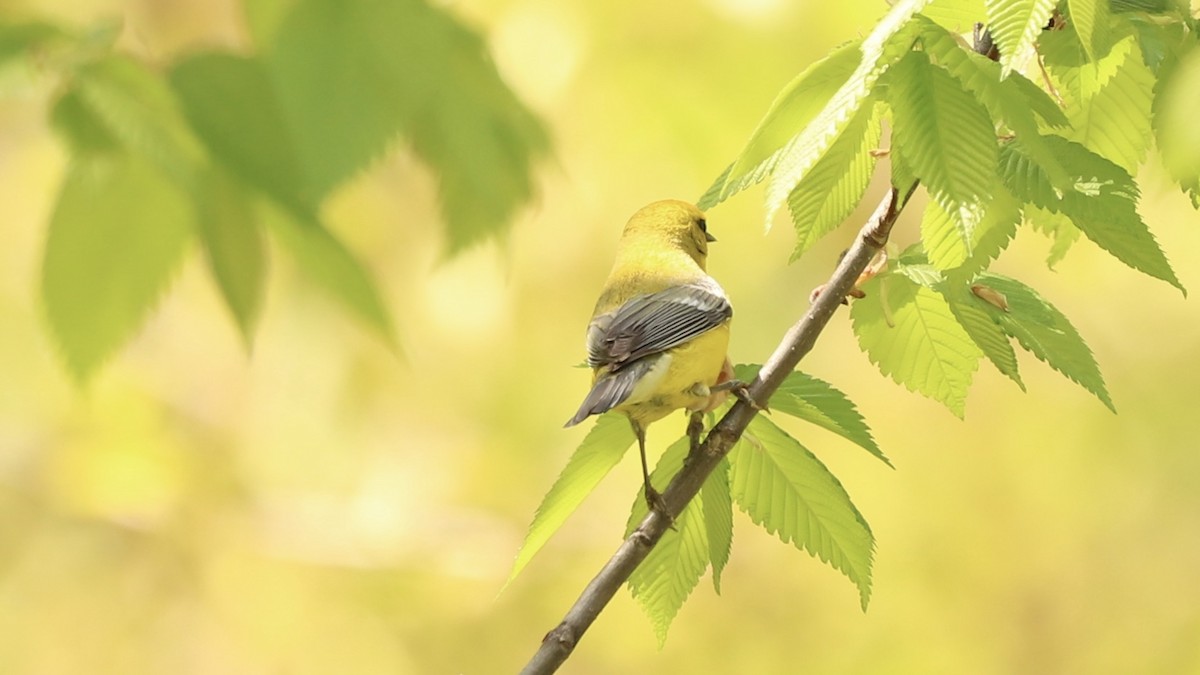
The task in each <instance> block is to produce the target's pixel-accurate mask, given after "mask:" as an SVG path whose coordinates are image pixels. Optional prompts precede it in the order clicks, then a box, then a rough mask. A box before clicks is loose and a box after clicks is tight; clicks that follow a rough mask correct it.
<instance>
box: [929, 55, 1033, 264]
mask: <svg viewBox="0 0 1200 675" xmlns="http://www.w3.org/2000/svg"><path fill="white" fill-rule="evenodd" d="M1010 79H1011V78H1010ZM993 193H994V196H993V198H992V202H991V203H990V204H988V206H987V212H986V213H984V215H983V218H982V219H981V220H980V221H979V225H978V226H977V227H976V228H975V231H974V232H973V233H972V241H971V242H966V241H964V240H963V237H962V235H961V233H960V232H959V230H958V228H957V227H955V225H954V222H953V221H952V220H951V218H950V216H949V214H947V213H946V211H945V209H943V208H942V207H941V206H939V205H938V203H937V202H933V201H931V202H929V203H928V204H927V205H926V206H925V214H924V216H923V217H922V218H921V243H922V244H923V246H924V249H925V252H926V255H927V258H928V260H929V263H930V264H931V265H933V266H934V267H936V268H937V269H939V270H942V271H944V272H950V271H952V270H953V273H954V275H956V276H958V277H960V278H970V277H971V276H973V275H975V274H976V273H978V272H979V271H981V270H982V269H984V268H985V267H987V266H988V264H990V263H991V261H993V260H995V259H996V257H998V256H999V255H1000V253H1001V252H1003V251H1004V249H1005V248H1007V247H1008V244H1009V242H1011V241H1012V238H1013V236H1014V235H1015V234H1016V233H1017V226H1018V225H1019V224H1020V223H1021V203H1020V202H1018V201H1017V200H1016V198H1015V197H1013V196H1012V194H1011V193H1009V191H1008V190H1005V189H1003V188H1001V187H996V188H995V189H994V190H993Z"/></svg>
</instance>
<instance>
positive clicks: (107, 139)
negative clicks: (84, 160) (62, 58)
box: [50, 89, 121, 157]
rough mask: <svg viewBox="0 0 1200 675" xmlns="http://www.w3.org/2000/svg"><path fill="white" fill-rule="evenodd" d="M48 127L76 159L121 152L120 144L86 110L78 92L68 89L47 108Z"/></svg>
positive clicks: (94, 116) (104, 126) (85, 105)
mask: <svg viewBox="0 0 1200 675" xmlns="http://www.w3.org/2000/svg"><path fill="white" fill-rule="evenodd" d="M50 124H51V125H52V126H53V127H54V130H55V131H57V132H58V134H59V135H60V136H62V137H63V140H64V141H65V142H66V144H67V146H68V147H69V148H70V150H71V152H73V153H75V154H76V155H77V156H80V157H94V156H96V155H105V154H110V153H116V152H118V151H120V149H121V142H120V141H118V140H117V139H116V137H114V136H113V134H112V132H111V131H109V130H108V126H107V125H105V124H104V121H103V120H101V119H100V118H99V117H97V116H96V113H95V111H93V110H92V109H91V108H89V107H88V105H87V103H85V102H84V100H83V98H82V97H80V95H79V90H78V89H67V90H66V91H64V92H63V93H62V95H61V96H59V98H58V100H56V101H55V102H54V105H53V107H51V109H50Z"/></svg>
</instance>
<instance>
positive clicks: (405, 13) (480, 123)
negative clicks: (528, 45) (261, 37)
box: [264, 0, 547, 253]
mask: <svg viewBox="0 0 1200 675" xmlns="http://www.w3.org/2000/svg"><path fill="white" fill-rule="evenodd" d="M264 58H265V61H266V63H267V65H268V68H269V71H270V73H271V79H272V81H273V83H274V84H275V85H276V86H277V87H278V94H279V100H280V102H281V104H282V110H283V113H284V115H285V117H286V121H287V123H288V126H289V128H290V129H291V130H292V131H293V133H294V138H295V142H296V148H297V155H298V159H299V160H300V161H301V163H302V165H303V167H304V176H305V179H306V182H305V185H306V188H307V191H308V192H309V193H311V194H312V195H314V196H316V197H318V198H319V197H321V196H323V195H325V194H327V193H328V192H329V191H330V190H331V189H332V188H334V187H335V186H337V185H339V184H341V183H342V182H344V181H345V180H346V179H347V178H349V177H350V176H352V175H353V174H355V173H357V172H358V171H361V170H362V169H364V168H365V167H366V166H368V165H369V164H370V163H371V162H372V161H374V160H376V159H377V158H379V157H380V156H382V154H383V153H384V151H385V150H386V149H387V148H388V144H389V143H390V142H392V141H393V140H395V139H396V138H397V137H398V136H399V135H400V134H401V133H403V134H405V135H406V136H408V137H409V138H410V139H411V141H412V144H413V147H414V148H415V150H416V152H417V154H418V155H420V157H421V158H422V159H423V160H424V161H425V162H426V163H428V164H429V165H430V166H431V167H432V168H433V169H434V170H435V171H436V172H437V174H438V178H439V185H440V198H441V199H440V201H441V205H442V211H443V213H444V214H445V218H446V223H447V225H448V232H449V237H448V242H449V247H448V248H449V251H450V252H451V253H453V252H455V251H458V250H461V249H462V248H464V247H466V246H468V245H470V244H473V243H475V242H478V241H480V240H482V239H483V238H485V237H486V236H489V235H492V234H495V233H497V232H499V231H501V230H502V228H503V227H504V226H505V225H506V224H507V223H508V222H509V220H510V219H511V217H512V215H513V214H514V213H515V211H516V209H517V207H518V206H520V205H521V204H523V203H524V202H526V201H527V200H528V199H529V198H530V197H531V196H532V194H533V176H532V169H533V162H534V160H535V159H536V158H537V157H538V156H539V155H541V154H543V153H544V152H545V150H546V146H547V140H546V137H545V133H544V132H543V130H542V128H541V125H540V124H539V123H538V121H537V120H536V119H535V118H534V116H533V114H532V113H531V112H530V111H529V110H528V109H527V108H525V106H523V105H522V104H521V103H520V101H518V100H517V98H516V97H515V96H514V95H513V94H512V92H511V91H509V89H508V88H507V87H506V86H505V85H504V83H503V81H502V80H501V79H500V76H499V74H498V73H497V72H496V69H495V66H494V65H493V64H492V62H491V59H490V58H489V57H488V54H487V52H486V49H485V45H484V42H483V40H482V39H481V38H480V36H479V35H477V34H475V33H474V32H472V31H470V30H468V29H467V28H465V27H464V26H463V25H461V24H460V23H459V22H458V21H456V20H455V19H453V18H452V17H451V16H450V14H448V13H447V12H446V11H444V10H442V9H440V8H437V7H434V6H432V5H430V4H428V3H426V2H422V1H410V2H384V3H380V2H375V1H373V0H349V1H347V0H299V1H298V2H296V3H295V5H294V7H293V8H292V9H291V10H290V12H288V14H287V16H286V17H285V18H283V19H282V20H281V21H280V23H279V25H278V28H277V29H276V30H275V33H274V41H273V44H272V45H271V46H270V47H269V48H268V49H267V50H266V51H265V57H264ZM331 92H336V95H331Z"/></svg>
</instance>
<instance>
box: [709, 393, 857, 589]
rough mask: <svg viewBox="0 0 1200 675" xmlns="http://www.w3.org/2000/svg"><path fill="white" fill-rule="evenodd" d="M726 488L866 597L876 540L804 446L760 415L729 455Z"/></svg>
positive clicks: (774, 530)
mask: <svg viewBox="0 0 1200 675" xmlns="http://www.w3.org/2000/svg"><path fill="white" fill-rule="evenodd" d="M729 459H730V463H731V467H732V471H731V474H730V490H731V492H732V493H733V499H734V501H735V502H737V504H738V506H739V507H741V509H742V510H743V511H745V512H746V514H747V515H749V516H750V519H751V520H753V521H754V522H755V523H756V524H758V525H761V526H762V527H763V529H765V530H766V531H767V532H770V533H771V534H774V535H776V536H778V537H779V538H780V539H781V540H782V541H783V542H784V543H790V544H793V545H794V546H796V548H801V549H803V550H805V551H808V553H809V554H811V555H813V556H816V557H818V558H820V559H821V560H822V561H824V562H826V563H829V564H830V565H832V566H833V568H834V569H836V570H838V571H840V572H841V573H842V574H845V575H846V576H847V577H848V578H849V579H850V581H852V582H854V584H855V585H856V586H857V587H858V592H859V598H860V601H861V604H862V607H863V609H864V610H865V609H866V607H867V602H868V601H869V600H870V598H871V562H872V556H873V555H874V550H875V539H874V537H873V536H872V534H871V529H870V528H869V527H868V526H867V522H866V520H864V519H863V517H862V514H860V513H859V512H858V509H856V508H855V507H854V504H853V502H851V501H850V495H848V494H846V490H845V488H843V487H842V484H841V483H839V482H838V480H837V478H835V477H834V476H833V474H832V473H830V472H829V469H827V468H825V465H824V464H822V463H821V461H820V460H818V459H817V458H816V457H815V456H814V455H813V454H812V453H811V452H809V451H808V449H807V448H805V447H804V446H802V445H800V444H799V443H798V442H796V440H795V439H794V438H792V437H791V436H789V435H788V434H787V432H785V431H783V430H782V429H780V428H779V427H777V426H775V425H774V424H773V423H772V422H771V421H769V420H767V419H765V418H764V417H763V416H761V415H759V416H757V417H755V418H754V419H753V420H751V421H750V426H749V427H748V428H747V429H746V433H745V434H743V435H742V438H741V439H740V440H739V441H738V442H737V445H735V446H734V448H733V450H732V451H731V452H730V454H729Z"/></svg>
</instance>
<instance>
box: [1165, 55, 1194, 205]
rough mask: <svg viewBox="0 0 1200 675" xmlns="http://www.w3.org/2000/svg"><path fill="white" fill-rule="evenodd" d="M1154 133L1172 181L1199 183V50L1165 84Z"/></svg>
mask: <svg viewBox="0 0 1200 675" xmlns="http://www.w3.org/2000/svg"><path fill="white" fill-rule="evenodd" d="M1154 108H1155V116H1154V129H1155V131H1156V132H1157V138H1158V147H1159V151H1160V152H1161V153H1162V158H1163V164H1164V166H1166V168H1167V171H1168V172H1170V174H1171V176H1172V177H1173V178H1175V179H1176V180H1178V181H1180V182H1181V183H1184V184H1188V183H1191V184H1195V183H1196V182H1197V180H1200V124H1197V122H1196V118H1195V117H1194V115H1196V112H1197V111H1200V48H1193V49H1192V50H1191V51H1190V52H1189V53H1188V54H1187V55H1186V56H1184V57H1183V58H1182V59H1181V60H1180V62H1179V64H1178V66H1176V67H1175V68H1174V69H1173V70H1172V72H1171V73H1170V75H1169V76H1168V77H1167V79H1166V81H1165V82H1163V83H1162V84H1161V89H1160V93H1159V95H1158V100H1157V101H1155V106H1154Z"/></svg>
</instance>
